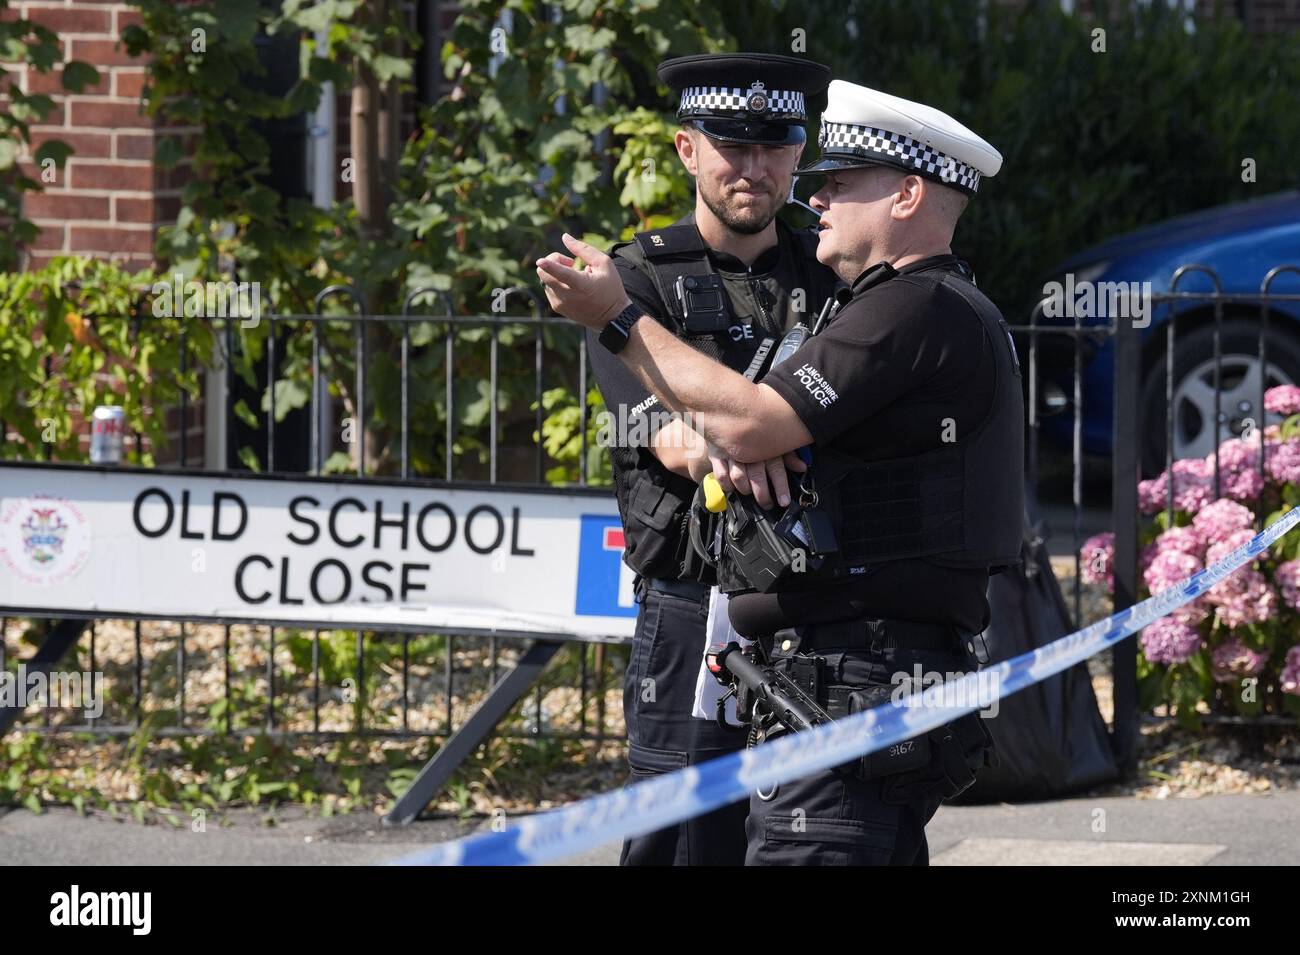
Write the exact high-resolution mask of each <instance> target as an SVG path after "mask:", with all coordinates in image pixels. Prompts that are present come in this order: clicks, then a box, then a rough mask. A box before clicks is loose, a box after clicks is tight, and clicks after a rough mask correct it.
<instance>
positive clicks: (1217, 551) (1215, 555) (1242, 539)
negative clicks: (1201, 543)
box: [1205, 528, 1255, 567]
mask: <svg viewBox="0 0 1300 955" xmlns="http://www.w3.org/2000/svg"><path fill="white" fill-rule="evenodd" d="M1254 537H1255V532H1254V531H1253V530H1250V529H1249V528H1244V529H1242V530H1235V531H1233V532H1232V533H1230V534H1229V535H1228V536H1227V537H1224V538H1223V539H1222V540H1219V541H1216V542H1215V543H1213V544H1211V545H1210V547H1209V549H1208V550H1206V552H1205V566H1207V567H1210V566H1213V565H1214V564H1217V563H1218V562H1219V561H1221V560H1223V558H1225V557H1227V556H1228V555H1229V554H1231V553H1232V552H1233V551H1234V550H1236V549H1237V548H1238V547H1241V546H1243V545H1245V544H1249V543H1250V542H1251V541H1252V540H1253V539H1254Z"/></svg>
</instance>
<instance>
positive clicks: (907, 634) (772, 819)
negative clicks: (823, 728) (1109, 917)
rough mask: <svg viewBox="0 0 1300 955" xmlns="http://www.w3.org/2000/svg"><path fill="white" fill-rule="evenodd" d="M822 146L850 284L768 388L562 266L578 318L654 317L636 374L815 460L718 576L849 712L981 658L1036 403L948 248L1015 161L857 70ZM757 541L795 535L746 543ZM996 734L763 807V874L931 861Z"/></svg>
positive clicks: (572, 243) (559, 300) (714, 419)
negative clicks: (1005, 160) (967, 211)
mask: <svg viewBox="0 0 1300 955" xmlns="http://www.w3.org/2000/svg"><path fill="white" fill-rule="evenodd" d="M820 144H821V146H822V158H821V159H820V161H819V162H817V163H816V164H814V165H812V166H810V167H808V168H806V169H804V170H800V172H801V173H803V174H817V175H821V176H824V177H825V181H824V184H823V186H822V188H821V189H820V190H819V191H818V192H817V194H816V195H815V196H814V197H813V199H812V204H813V206H814V207H815V208H816V209H817V210H818V211H819V212H820V213H821V216H822V218H821V222H820V225H821V227H822V228H821V232H820V234H819V237H818V238H819V241H818V249H817V257H818V259H819V260H820V261H821V262H823V263H825V264H827V265H829V266H831V267H832V268H833V269H834V270H835V271H836V273H837V274H838V275H839V276H840V277H841V278H842V279H844V280H845V281H846V282H849V283H850V285H851V288H850V289H849V290H848V291H846V292H841V293H839V294H837V300H838V301H839V303H840V305H841V306H842V307H841V308H840V309H839V311H838V312H837V313H836V314H834V315H833V316H832V317H831V318H830V319H829V321H828V322H827V323H825V327H823V328H820V329H815V331H816V332H817V333H816V334H814V335H813V336H812V337H811V338H810V339H809V340H808V341H807V342H806V343H805V344H804V345H803V346H802V347H801V348H800V349H799V350H798V351H797V352H796V353H795V354H794V355H793V356H792V357H790V358H789V359H787V360H786V361H784V362H782V363H781V364H779V365H778V366H777V367H775V368H773V369H772V370H771V371H770V372H769V373H768V374H767V375H766V376H765V377H764V379H763V381H762V382H761V383H758V384H755V383H753V382H750V381H746V380H745V379H744V378H742V377H741V376H740V375H737V374H734V373H732V372H729V371H726V370H724V369H721V368H718V367H717V366H716V365H713V364H711V363H709V362H708V360H707V359H706V358H704V357H703V356H701V355H699V354H698V353H696V352H693V351H691V350H690V349H686V348H683V347H681V344H680V343H679V342H678V341H676V340H675V339H674V338H673V337H672V336H670V335H667V334H665V333H664V332H663V331H662V329H660V328H658V327H657V326H656V325H655V324H654V323H652V322H648V321H645V320H644V319H641V318H640V317H639V316H635V315H633V314H632V313H634V312H636V311H639V310H640V309H639V307H638V306H636V305H632V306H631V310H630V311H622V310H623V309H625V307H627V306H628V295H627V294H626V293H625V292H624V291H623V289H622V287H621V285H620V283H619V280H618V278H619V277H618V272H617V270H616V269H614V268H613V267H612V264H611V263H610V262H609V261H608V260H607V259H605V258H604V257H603V256H601V255H600V253H599V252H597V251H596V250H594V249H591V248H590V247H589V246H585V245H584V244H583V243H580V242H577V241H576V240H572V239H566V244H567V245H568V247H569V250H570V251H571V252H573V253H574V254H575V255H578V256H580V257H581V258H582V259H583V260H584V262H585V265H584V267H583V268H582V269H581V270H579V269H574V268H572V267H570V265H569V263H568V260H567V257H566V256H551V257H548V259H547V260H545V261H544V262H543V264H542V267H543V270H544V273H545V275H544V281H545V283H546V290H547V296H548V298H549V299H550V301H551V304H552V305H553V307H555V308H556V310H557V311H559V312H561V313H563V314H565V315H567V316H568V317H570V318H573V319H575V320H577V321H580V322H582V323H583V324H585V325H587V326H588V327H593V328H599V327H603V326H604V325H605V323H607V322H609V320H610V319H611V317H613V316H616V315H617V316H620V318H619V322H623V321H624V318H622V316H625V315H627V316H631V317H632V318H633V320H634V324H633V325H631V327H630V329H629V330H628V331H627V336H628V344H627V346H626V347H625V348H624V349H623V350H622V351H621V353H620V354H621V355H622V356H623V361H624V363H625V365H626V367H627V368H628V369H629V370H630V371H632V372H634V373H635V375H636V377H637V379H638V380H640V381H641V382H643V383H644V384H645V385H647V386H648V387H651V388H653V390H654V391H655V393H656V394H657V395H658V396H659V398H660V400H661V401H662V402H663V403H664V404H665V405H666V406H668V407H669V408H670V409H672V410H675V411H681V412H690V413H691V414H692V422H693V424H694V425H695V427H697V428H699V429H700V431H701V433H702V434H703V435H704V436H705V437H706V438H707V439H708V440H709V441H710V442H711V443H712V444H713V445H715V446H717V447H718V448H719V449H720V450H721V452H722V453H723V454H725V455H726V456H728V457H730V458H732V459H734V460H739V461H757V460H766V459H770V458H773V457H775V456H777V455H782V454H785V453H786V452H789V451H791V450H792V449H796V448H811V460H812V464H811V467H810V468H809V469H808V471H807V473H806V474H803V475H799V476H797V477H796V480H797V481H798V490H797V501H796V502H795V504H793V505H791V506H790V507H788V508H784V509H782V508H776V509H773V510H772V511H770V512H762V513H760V512H759V511H758V510H756V509H754V508H753V507H752V505H749V504H746V503H745V502H744V501H742V500H740V499H739V498H737V496H736V495H735V494H733V495H732V496H731V501H730V503H729V505H728V508H727V511H726V521H727V523H726V525H725V527H726V537H727V540H728V541H729V542H736V543H737V546H736V547H731V548H727V549H724V552H725V553H726V554H729V555H731V556H730V557H727V558H724V560H723V561H722V562H721V563H720V565H719V573H720V575H721V577H722V583H723V586H724V588H726V589H730V590H737V591H740V592H738V593H736V594H735V595H734V596H733V597H732V599H731V604H730V610H731V622H732V624H733V626H734V627H735V629H736V630H737V632H739V633H740V634H743V635H746V636H750V637H753V638H755V639H756V640H757V644H758V647H759V648H760V651H761V652H760V653H758V654H756V657H757V661H758V662H760V663H762V664H765V665H767V666H768V667H770V672H773V673H779V674H782V675H784V676H788V677H789V678H790V680H791V681H792V683H793V684H794V685H795V686H797V687H798V688H800V689H801V691H802V692H804V693H806V694H807V698H810V699H812V700H814V701H815V704H816V706H817V707H819V708H820V709H821V710H822V712H823V713H824V714H825V715H826V717H827V718H831V719H834V718H839V717H842V716H844V715H847V714H848V713H851V712H854V711H856V710H861V709H867V708H874V707H875V706H877V705H882V704H883V705H888V704H889V703H894V704H896V705H897V704H898V703H899V699H900V697H901V692H899V691H900V690H902V691H905V690H907V689H909V688H910V689H921V688H922V686H923V685H925V684H926V683H928V682H929V681H932V680H934V679H935V678H936V677H937V678H938V679H940V680H943V679H949V678H952V677H955V676H957V675H958V674H961V673H964V672H967V671H968V670H969V669H972V668H975V667H977V666H978V662H979V659H978V658H979V656H980V653H979V641H978V635H979V634H980V633H981V632H982V631H983V630H984V629H985V628H986V627H987V625H988V622H989V606H988V602H987V600H986V597H985V594H986V591H987V585H988V579H989V574H990V573H991V572H996V571H998V570H1000V569H1005V568H1006V567H1008V566H1011V565H1014V564H1015V563H1016V562H1017V560H1018V558H1019V551H1020V528H1021V521H1022V514H1023V494H1024V489H1023V480H1024V470H1023V426H1024V409H1023V404H1022V399H1021V391H1020V368H1019V363H1018V361H1017V360H1016V355H1015V350H1014V346H1013V345H1012V342H1011V337H1010V334H1009V331H1008V330H1007V327H1006V322H1005V321H1004V320H1003V318H1002V316H1001V315H1000V314H999V313H998V310H997V308H996V307H995V306H994V305H993V304H992V302H990V301H989V299H988V298H987V297H986V296H984V295H983V293H981V292H980V291H979V289H978V288H976V286H975V283H974V279H973V276H972V274H971V271H970V269H969V267H968V266H967V265H966V264H965V263H964V262H963V261H962V260H960V259H958V258H957V257H955V256H954V255H952V253H951V249H950V245H951V241H952V235H953V230H954V228H955V225H956V222H957V219H958V218H959V217H960V215H961V213H962V211H963V209H964V208H965V206H966V204H967V202H968V201H969V200H970V198H971V197H973V196H974V195H975V193H976V192H977V190H978V188H979V184H980V181H981V179H982V178H983V177H987V176H991V175H994V174H995V173H996V172H997V171H998V169H999V167H1000V165H1001V156H1000V155H999V154H998V153H997V151H996V150H995V149H993V147H992V146H990V145H989V144H988V143H986V142H984V140H982V139H980V138H979V137H978V136H977V135H975V134H974V133H972V132H971V131H970V130H968V129H966V127H964V126H962V125H961V124H960V123H958V122H956V121H955V120H953V119H952V118H951V117H949V116H947V115H945V114H944V113H941V112H939V111H938V110H935V109H932V108H930V107H928V106H925V105H923V104H920V103H914V102H910V101H907V100H903V99H899V98H898V97H894V96H890V95H888V94H885V93H881V92H879V91H876V90H871V89H867V88H865V87H861V86H856V85H853V84H849V83H842V82H839V81H836V82H834V83H832V84H831V85H830V88H829V91H828V105H827V109H826V112H825V113H824V114H823V116H822V124H821V137H820ZM638 319H639V320H638ZM620 334H623V332H622V331H620ZM738 490H739V489H738ZM756 517H757V518H758V519H759V520H760V521H761V523H756V522H755V520H754V519H755V518H756ZM756 528H759V529H762V531H767V530H771V531H772V534H771V535H769V536H767V537H765V538H764V539H765V541H766V542H767V543H769V544H771V543H772V542H776V546H772V547H766V548H757V549H755V548H752V547H741V546H739V544H740V543H744V542H745V540H746V538H745V535H747V534H748V535H753V534H755V533H758V531H757V530H756ZM752 539H753V538H752V537H751V538H749V540H751V541H752ZM796 540H797V541H798V542H800V545H799V546H798V547H795V546H793V545H792V544H791V542H792V541H796ZM782 541H785V544H784V545H782V543H781V542H782ZM782 546H784V547H785V548H786V549H785V550H784V551H783V550H782ZM755 555H757V556H755ZM760 571H761V573H760ZM737 581H739V583H737ZM733 672H734V671H733ZM909 684H910V686H909ZM918 684H920V685H918ZM759 710H761V707H759ZM773 713H774V711H772V710H769V711H768V712H767V713H766V714H763V713H761V712H760V713H757V714H756V715H760V716H765V717H771V716H772V715H773ZM787 722H790V720H789V719H788V718H787ZM755 725H758V724H757V723H756V724H755ZM762 725H763V729H764V733H765V735H767V736H771V735H776V734H779V733H782V732H785V731H787V729H786V728H785V727H784V726H782V725H780V724H776V723H774V722H773V721H772V720H771V719H766V720H765V722H764V723H763V724H762ZM990 745H991V744H990V738H989V737H988V734H987V733H986V732H985V730H984V728H983V726H982V724H981V723H980V720H979V717H978V716H977V715H975V714H971V715H969V716H966V717H962V718H961V719H959V720H954V721H953V722H951V723H949V724H947V725H945V726H943V727H942V728H940V729H939V730H935V731H933V732H931V733H928V734H924V735H921V736H918V737H915V738H913V739H912V740H910V741H908V742H907V743H906V744H902V745H899V746H895V747H891V748H890V749H888V750H887V751H885V752H882V753H878V754H874V755H873V756H871V757H869V758H867V759H865V760H859V761H855V762H854V763H852V764H850V765H847V766H840V767H835V768H834V769H832V770H827V771H824V772H821V773H817V774H815V775H813V776H810V777H807V778H804V779H799V780H794V781H791V782H788V783H783V784H781V785H780V786H779V787H777V788H776V790H775V791H772V792H764V793H761V794H755V795H754V796H753V797H752V798H751V800H750V814H749V818H748V820H747V830H748V835H749V851H748V855H747V857H746V861H747V862H749V863H760V864H761V863H810V862H811V863H819V864H828V863H856V864H860V863H868V864H905V865H913V864H925V863H926V862H927V861H928V849H927V845H926V841H925V824H926V822H927V821H928V820H929V819H930V818H931V817H932V816H933V814H934V813H935V811H936V810H937V809H938V806H939V804H940V803H941V801H942V800H943V799H944V798H949V797H951V796H953V795H955V794H956V793H957V792H958V791H960V790H961V789H962V788H964V787H965V786H968V785H970V783H972V782H973V781H974V775H975V773H976V772H977V771H978V769H979V767H980V766H981V765H983V764H984V762H985V760H986V758H988V756H989V750H990Z"/></svg>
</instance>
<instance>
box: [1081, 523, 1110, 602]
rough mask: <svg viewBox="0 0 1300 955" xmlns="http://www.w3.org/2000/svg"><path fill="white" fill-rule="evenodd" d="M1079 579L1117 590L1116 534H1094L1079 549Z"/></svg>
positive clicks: (1108, 532)
mask: <svg viewBox="0 0 1300 955" xmlns="http://www.w3.org/2000/svg"><path fill="white" fill-rule="evenodd" d="M1079 579H1080V580H1082V581H1083V582H1084V583H1085V584H1100V583H1105V584H1106V587H1107V589H1109V590H1114V589H1115V532H1114V531H1103V532H1102V533H1100V534H1093V535H1092V536H1091V537H1089V538H1088V539H1087V540H1086V541H1084V542H1083V546H1082V547H1080V548H1079Z"/></svg>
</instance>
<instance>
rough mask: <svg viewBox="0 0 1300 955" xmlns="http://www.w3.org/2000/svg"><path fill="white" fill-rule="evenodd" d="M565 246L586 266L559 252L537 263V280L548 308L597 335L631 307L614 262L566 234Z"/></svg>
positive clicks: (598, 250) (597, 250) (594, 248)
mask: <svg viewBox="0 0 1300 955" xmlns="http://www.w3.org/2000/svg"><path fill="white" fill-rule="evenodd" d="M563 238H564V244H565V246H567V247H568V249H569V251H570V252H572V253H573V254H574V255H575V256H578V257H579V258H581V259H582V261H583V262H584V263H585V264H584V266H583V267H582V268H577V267H576V265H577V262H576V261H575V260H574V259H571V258H569V257H568V256H567V255H565V254H563V253H562V252H552V253H551V254H550V255H548V256H546V257H545V258H541V259H538V260H537V277H538V278H539V279H541V281H542V288H543V289H544V290H545V291H546V300H547V301H548V302H550V303H551V308H553V309H555V311H556V312H558V313H559V314H561V315H563V316H564V317H565V318H568V319H572V320H573V321H575V322H577V323H578V324H580V325H585V326H586V327H587V328H592V329H595V330H597V331H599V330H600V329H602V328H604V327H605V323H606V322H608V321H609V320H610V319H611V318H613V317H614V316H615V315H617V314H618V313H619V312H620V311H622V310H623V308H624V306H626V305H628V304H629V303H630V300H629V299H628V297H627V292H626V290H624V288H623V279H622V278H620V277H619V274H618V269H617V268H615V267H614V261H613V259H611V258H610V257H609V256H608V255H606V254H605V253H604V252H602V251H600V249H597V248H596V247H595V246H592V245H588V244H587V243H586V242H583V241H582V240H581V239H575V238H574V237H573V236H571V235H569V234H568V233H567V232H566V233H565V234H564V237H563Z"/></svg>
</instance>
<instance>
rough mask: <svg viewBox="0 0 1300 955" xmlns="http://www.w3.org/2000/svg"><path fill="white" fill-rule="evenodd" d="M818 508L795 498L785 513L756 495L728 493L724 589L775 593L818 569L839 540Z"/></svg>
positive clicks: (720, 575)
mask: <svg viewBox="0 0 1300 955" xmlns="http://www.w3.org/2000/svg"><path fill="white" fill-rule="evenodd" d="M818 513H820V512H811V511H806V510H804V509H803V508H801V507H800V505H799V504H798V503H797V502H796V503H791V505H790V507H789V508H787V509H786V510H785V511H784V512H782V511H779V510H764V509H763V508H762V507H760V506H759V505H758V503H757V502H755V501H754V499H753V498H752V497H749V496H747V495H743V494H737V493H735V492H734V491H733V492H732V493H731V494H729V495H727V509H726V511H725V512H724V515H725V522H724V524H723V532H722V557H723V560H722V569H721V570H720V572H719V579H718V583H719V586H720V587H722V589H723V592H724V593H732V592H734V591H736V590H746V589H753V590H757V591H758V592H759V593H764V594H766V593H771V592H772V591H773V590H776V589H779V588H780V587H781V586H782V585H784V584H787V583H789V582H790V580H791V579H792V578H794V576H795V575H796V574H805V573H814V572H816V571H817V570H819V569H820V568H821V566H822V563H823V561H824V559H825V557H826V556H827V555H829V554H833V553H835V551H836V545H835V539H834V532H833V530H832V529H831V526H830V522H829V520H827V519H825V517H826V515H824V514H823V515H821V516H820V517H818V516H817V515H818ZM818 548H824V549H823V550H819V549H818Z"/></svg>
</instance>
